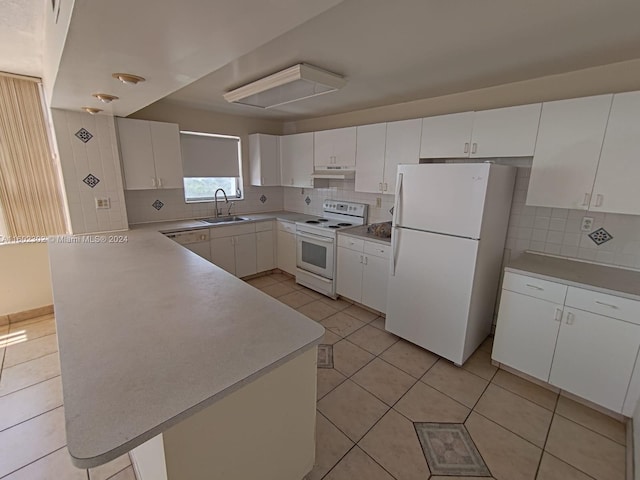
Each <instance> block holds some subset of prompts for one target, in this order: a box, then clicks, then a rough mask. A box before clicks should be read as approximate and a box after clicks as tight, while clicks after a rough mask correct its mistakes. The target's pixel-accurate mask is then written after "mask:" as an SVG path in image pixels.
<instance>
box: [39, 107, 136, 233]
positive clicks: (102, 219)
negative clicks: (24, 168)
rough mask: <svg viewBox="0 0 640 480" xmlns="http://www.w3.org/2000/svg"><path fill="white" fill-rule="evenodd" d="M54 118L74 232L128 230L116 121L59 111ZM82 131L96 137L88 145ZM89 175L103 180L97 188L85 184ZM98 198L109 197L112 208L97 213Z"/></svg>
mask: <svg viewBox="0 0 640 480" xmlns="http://www.w3.org/2000/svg"><path fill="white" fill-rule="evenodd" d="M51 118H52V121H53V126H54V130H55V136H56V143H57V145H58V153H59V155H60V165H61V167H62V177H63V179H64V187H65V191H66V194H67V205H68V208H69V215H70V218H71V231H72V232H73V233H74V234H78V233H93V232H106V231H114V230H126V229H127V228H128V222H127V211H126V207H125V203H124V202H125V200H124V191H123V186H122V171H121V167H120V155H119V153H118V144H117V140H116V130H115V121H114V118H113V117H111V116H108V115H95V116H94V115H89V114H87V113H79V112H69V111H65V110H58V109H51ZM81 128H84V129H86V130H87V131H89V132H90V133H91V135H93V137H92V138H91V139H90V140H89V141H88V142H86V143H84V142H83V141H81V140H80V139H79V138H78V137H76V135H75V134H76V132H78V131H79V130H80V129H81ZM89 174H92V175H94V176H95V177H97V178H98V179H99V180H100V181H99V183H98V184H97V185H96V186H95V187H93V188H92V187H90V186H89V185H87V184H86V183H84V182H83V181H82V180H83V179H84V178H85V177H86V176H87V175H89ZM96 197H101V198H102V197H109V199H110V200H111V208H110V209H108V210H96V207H95V198H96Z"/></svg>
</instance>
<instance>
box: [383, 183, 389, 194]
mask: <svg viewBox="0 0 640 480" xmlns="http://www.w3.org/2000/svg"><path fill="white" fill-rule="evenodd" d="M387 187H388V185H387V184H386V183H385V184H384V190H383V191H384V192H386V191H387Z"/></svg>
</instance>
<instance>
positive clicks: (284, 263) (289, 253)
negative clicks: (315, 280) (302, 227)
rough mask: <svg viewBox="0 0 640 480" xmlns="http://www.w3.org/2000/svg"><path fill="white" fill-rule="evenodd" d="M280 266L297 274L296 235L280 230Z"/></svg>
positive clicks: (292, 273) (288, 271) (281, 268)
mask: <svg viewBox="0 0 640 480" xmlns="http://www.w3.org/2000/svg"><path fill="white" fill-rule="evenodd" d="M278 268H279V269H280V270H283V271H285V272H287V273H290V274H291V275H295V274H296V236H295V234H293V233H289V232H283V231H281V230H278Z"/></svg>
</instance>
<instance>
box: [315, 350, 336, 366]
mask: <svg viewBox="0 0 640 480" xmlns="http://www.w3.org/2000/svg"><path fill="white" fill-rule="evenodd" d="M318 368H333V345H318Z"/></svg>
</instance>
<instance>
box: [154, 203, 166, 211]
mask: <svg viewBox="0 0 640 480" xmlns="http://www.w3.org/2000/svg"><path fill="white" fill-rule="evenodd" d="M151 206H152V207H153V208H155V209H156V210H158V211H159V210H160V209H161V208H162V207H164V203H162V202H161V201H160V200H156V201H155V202H153V203H152V204H151Z"/></svg>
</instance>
